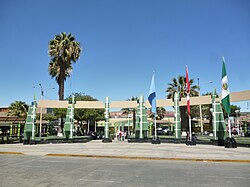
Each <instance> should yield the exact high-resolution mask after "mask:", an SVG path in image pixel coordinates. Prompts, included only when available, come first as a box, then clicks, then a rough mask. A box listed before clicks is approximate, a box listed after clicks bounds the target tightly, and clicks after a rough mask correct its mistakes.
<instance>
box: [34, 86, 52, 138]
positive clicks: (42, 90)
mask: <svg viewBox="0 0 250 187" xmlns="http://www.w3.org/2000/svg"><path fill="white" fill-rule="evenodd" d="M38 85H39V87H40V89H41V100H43V97H44V89H43V86H42V84H41V83H39V84H38ZM33 88H36V86H33ZM51 89H55V88H51ZM42 118H43V108H42V107H40V124H39V138H41V136H42Z"/></svg>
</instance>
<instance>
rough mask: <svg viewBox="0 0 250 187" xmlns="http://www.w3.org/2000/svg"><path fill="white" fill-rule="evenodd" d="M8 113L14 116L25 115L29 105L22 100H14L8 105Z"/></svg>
mask: <svg viewBox="0 0 250 187" xmlns="http://www.w3.org/2000/svg"><path fill="white" fill-rule="evenodd" d="M8 109H9V111H8V115H9V116H16V117H26V116H27V112H28V109H29V106H28V105H27V104H26V103H25V102H23V101H15V102H13V103H11V104H10V106H9V108H8Z"/></svg>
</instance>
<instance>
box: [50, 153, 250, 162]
mask: <svg viewBox="0 0 250 187" xmlns="http://www.w3.org/2000/svg"><path fill="white" fill-rule="evenodd" d="M45 156H55V157H82V158H114V159H130V160H173V161H192V162H231V163H250V160H224V159H200V158H162V157H142V156H108V155H107V156H104V155H83V154H47V155H45Z"/></svg>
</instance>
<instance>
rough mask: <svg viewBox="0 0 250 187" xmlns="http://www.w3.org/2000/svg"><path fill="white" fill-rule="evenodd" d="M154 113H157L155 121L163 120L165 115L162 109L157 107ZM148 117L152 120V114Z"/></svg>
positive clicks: (164, 110)
mask: <svg viewBox="0 0 250 187" xmlns="http://www.w3.org/2000/svg"><path fill="white" fill-rule="evenodd" d="M156 112H157V115H156V119H157V120H162V119H163V118H164V116H165V114H166V109H165V108H163V107H157V108H156ZM149 117H150V118H152V119H154V114H153V113H151V114H150V115H149Z"/></svg>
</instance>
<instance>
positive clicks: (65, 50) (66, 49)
mask: <svg viewBox="0 0 250 187" xmlns="http://www.w3.org/2000/svg"><path fill="white" fill-rule="evenodd" d="M80 53H81V47H80V43H79V42H77V41H75V37H74V36H73V35H72V34H71V33H69V34H66V33H64V32H63V33H61V34H59V35H56V36H55V38H54V39H52V40H51V41H50V42H49V56H50V57H51V61H50V63H49V75H50V76H51V77H52V78H55V79H56V82H57V84H58V85H59V91H58V95H59V100H63V99H64V81H65V80H66V78H67V77H70V73H71V71H72V62H74V63H75V62H76V61H77V60H78V59H79V58H80Z"/></svg>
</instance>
